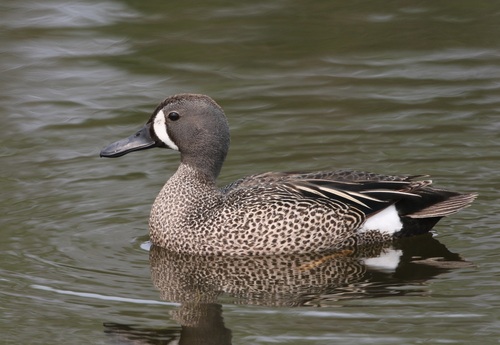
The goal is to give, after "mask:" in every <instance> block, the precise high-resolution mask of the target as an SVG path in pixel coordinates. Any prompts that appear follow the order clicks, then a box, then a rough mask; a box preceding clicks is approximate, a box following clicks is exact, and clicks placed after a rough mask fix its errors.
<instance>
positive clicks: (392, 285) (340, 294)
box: [107, 236, 469, 344]
mask: <svg viewBox="0 0 500 345" xmlns="http://www.w3.org/2000/svg"><path fill="white" fill-rule="evenodd" d="M150 264H151V276H152V280H153V283H154V285H155V287H156V288H157V289H158V290H159V291H160V296H161V299H163V300H166V301H169V302H178V303H180V304H181V306H180V307H179V309H177V310H176V311H174V312H173V318H174V319H175V320H176V322H178V323H179V324H180V325H181V329H180V330H179V329H177V332H176V331H175V330H173V329H172V330H170V332H169V335H170V336H169V338H170V337H172V336H174V337H177V338H178V339H179V344H230V343H231V332H230V330H228V329H227V328H225V326H224V323H223V318H222V306H221V304H220V303H221V300H222V302H224V303H238V304H253V305H262V306H270V307H282V306H287V307H296V306H308V305H317V306H319V305H333V304H334V303H338V302H336V301H338V300H341V299H352V298H373V297H383V296H388V295H395V294H399V295H403V294H407V293H411V294H412V295H415V294H425V293H426V291H427V290H426V289H425V282H426V281H427V280H429V279H430V278H432V277H435V276H436V275H438V274H440V273H443V272H446V271H449V270H450V269H452V268H455V267H463V266H467V265H469V264H468V263H467V262H465V261H464V260H462V259H461V258H460V256H459V255H457V254H454V253H451V252H450V251H449V250H448V249H447V248H446V247H445V246H444V245H442V244H441V243H439V242H438V241H437V240H436V239H434V238H432V237H431V236H420V237H416V238H410V239H405V240H401V241H399V242H397V243H395V244H393V245H391V246H380V245H379V246H375V247H370V248H362V249H361V248H357V249H352V250H343V251H339V252H334V253H328V254H321V255H320V254H309V255H283V256H269V257H248V256H247V257H222V256H193V255H185V254H179V253H172V252H169V251H167V250H165V249H162V248H159V247H152V248H151V251H150ZM128 328H129V331H128V332H127V331H126V329H127V326H124V327H121V326H120V325H116V324H113V325H110V324H108V325H107V331H108V332H110V333H119V334H120V335H121V336H122V337H123V336H124V335H125V334H129V335H131V336H132V335H133V336H132V337H133V338H134V339H135V341H134V343H137V340H138V339H137V334H138V332H141V330H140V329H137V328H134V329H131V328H130V327H128ZM150 331H151V330H150ZM165 332H166V330H162V331H161V335H160V333H158V336H159V337H164V336H165ZM148 334H149V335H148V337H145V338H143V340H144V341H145V342H144V343H155V344H159V343H161V342H158V341H159V340H160V339H158V338H156V340H154V341H153V342H150V340H153V338H151V336H152V334H151V333H150V332H149V333H148ZM148 339H149V340H148ZM164 339H165V338H164ZM171 340H172V339H171V338H170V340H169V341H171ZM165 343H169V342H165Z"/></svg>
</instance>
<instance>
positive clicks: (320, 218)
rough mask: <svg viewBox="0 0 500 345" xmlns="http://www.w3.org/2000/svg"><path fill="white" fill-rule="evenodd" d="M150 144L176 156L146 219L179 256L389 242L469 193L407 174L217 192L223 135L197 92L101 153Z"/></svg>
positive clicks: (293, 179) (262, 183) (217, 114)
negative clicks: (171, 172)
mask: <svg viewBox="0 0 500 345" xmlns="http://www.w3.org/2000/svg"><path fill="white" fill-rule="evenodd" d="M154 146H159V147H167V148H171V149H174V150H179V151H180V152H181V164H180V166H179V168H178V170H177V172H176V173H175V174H174V175H173V176H172V177H171V178H170V179H169V180H168V181H167V183H166V184H165V185H164V187H163V188H162V190H161V192H160V193H159V195H158V196H157V198H156V200H155V202H154V204H153V207H152V210H151V216H150V221H149V224H150V237H151V241H152V242H153V244H155V245H159V246H161V247H165V248H168V249H170V250H173V251H178V252H186V253H193V254H223V255H268V254H278V253H280V254H281V253H310V252H323V251H331V250H335V249H341V248H345V247H352V246H355V245H362V244H368V243H373V242H384V241H390V240H392V239H393V238H395V237H401V236H409V235H415V234H421V233H425V232H428V231H429V230H430V229H431V228H432V227H433V226H434V225H435V224H436V222H437V221H439V219H441V218H442V217H444V216H447V215H449V214H452V213H455V212H457V211H458V210H460V209H462V208H463V207H466V206H468V205H469V204H470V203H471V202H472V201H473V200H474V198H475V196H476V195H475V194H459V193H456V192H450V191H445V190H438V189H434V188H431V187H429V185H430V183H431V181H425V180H424V181H415V180H414V178H415V177H408V176H386V175H378V174H373V173H365V172H357V171H348V170H341V171H326V172H315V173H264V174H257V175H252V176H248V177H246V178H243V179H240V180H238V181H236V182H234V183H232V184H230V185H228V186H226V187H224V188H222V189H219V188H218V187H217V186H216V178H217V176H218V174H219V171H220V169H221V167H222V163H223V162H224V159H225V156H226V154H227V150H228V148H229V129H228V125H227V120H226V117H225V115H224V113H223V111H222V109H221V108H220V107H219V106H218V105H217V104H216V103H215V102H214V101H213V100H212V99H211V98H209V97H208V96H203V95H192V94H184V95H176V96H172V97H170V98H167V99H166V100H165V101H164V102H162V103H161V104H160V105H159V106H158V107H157V108H156V110H155V112H154V113H153V115H152V116H151V119H150V120H149V121H148V123H147V124H146V126H145V127H144V128H143V129H141V130H140V131H139V132H137V133H136V134H135V135H133V136H131V137H129V138H127V139H125V140H122V141H118V142H116V143H113V144H111V145H110V146H108V147H107V148H105V149H104V150H103V151H102V152H101V156H104V157H119V156H121V155H124V154H126V153H128V152H131V151H135V150H141V149H146V148H149V147H154ZM416 177H418V176H416Z"/></svg>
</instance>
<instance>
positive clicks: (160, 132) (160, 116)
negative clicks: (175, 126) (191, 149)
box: [153, 110, 179, 151]
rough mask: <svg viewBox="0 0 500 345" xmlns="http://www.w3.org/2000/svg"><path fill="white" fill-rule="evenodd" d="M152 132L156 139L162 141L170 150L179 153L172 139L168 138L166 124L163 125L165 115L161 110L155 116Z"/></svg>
mask: <svg viewBox="0 0 500 345" xmlns="http://www.w3.org/2000/svg"><path fill="white" fill-rule="evenodd" d="M153 130H154V132H155V134H156V136H157V137H158V139H160V140H161V141H163V143H164V144H165V145H167V146H168V147H170V148H171V149H172V150H176V151H179V148H178V147H177V145H175V144H174V142H173V141H172V139H170V137H169V136H168V133H167V124H166V123H165V113H164V112H163V110H160V111H159V112H158V113H157V114H156V116H155V120H154V122H153Z"/></svg>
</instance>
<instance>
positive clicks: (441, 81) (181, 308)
mask: <svg viewBox="0 0 500 345" xmlns="http://www.w3.org/2000/svg"><path fill="white" fill-rule="evenodd" d="M0 8H1V11H0V18H1V20H0V35H1V38H2V45H1V48H0V50H1V54H0V71H1V75H2V80H1V82H0V100H1V102H0V114H1V119H2V126H1V127H0V133H1V136H0V138H1V139H0V140H1V145H0V157H1V166H2V169H1V174H0V189H1V190H2V196H3V197H2V199H1V201H0V203H1V204H0V205H1V208H2V217H1V218H0V222H1V223H0V224H1V227H0V238H1V239H2V240H1V242H0V291H1V293H0V315H1V317H0V334H2V337H1V339H2V340H1V342H3V343H6V344H10V343H16V344H19V343H21V344H68V343H74V344H117V343H118V344H127V343H131V342H132V341H136V342H141V341H142V343H153V342H154V341H159V340H158V339H163V340H164V342H165V343H168V341H171V342H173V343H175V341H179V338H181V343H182V342H184V343H191V344H192V343H219V344H224V343H232V344H271V343H286V344H325V343H328V344H332V343H342V344H421V343H432V344H438V343H451V344H471V343H478V342H480V343H482V344H487V343H491V344H495V343H498V342H499V339H500V324H499V322H498V319H499V316H500V312H499V311H498V310H499V306H500V298H499V296H498V286H499V285H500V280H499V276H500V270H499V269H498V265H497V262H498V261H499V259H500V257H499V254H498V247H499V245H500V236H499V235H498V234H497V224H498V222H499V216H498V213H499V212H498V203H497V190H498V185H499V183H500V179H499V177H498V162H499V158H500V154H499V152H498V147H499V145H500V137H499V135H498V133H499V131H500V116H499V109H500V96H499V94H500V93H499V90H500V83H499V80H500V67H499V66H500V64H499V62H500V59H499V56H500V49H499V47H500V38H499V37H500V27H499V26H498V20H499V18H498V17H499V13H500V5H499V4H497V3H496V2H487V1H484V2H477V1H476V2H472V1H462V2H456V1H441V2H438V3H436V2H432V1H423V2H422V1H421V2H418V3H413V2H386V3H385V4H384V6H383V7H381V6H380V4H378V3H374V2H370V1H355V2H348V3H346V2H342V1H338V2H332V1H317V2H314V3H310V2H300V1H299V2H296V1H294V2H292V1H275V2H271V3H270V2H239V3H229V2H228V3H224V2H217V1H210V2H204V3H203V4H198V3H186V2H172V1H171V2H168V3H166V2H161V1H154V0H149V1H142V2H140V4H135V3H133V2H126V1H122V2H118V1H100V2H97V1H90V0H82V1H72V2H64V1H61V0H51V1H44V2H43V3H39V2H29V1H11V0H6V1H3V2H2V5H0ZM178 92H199V93H205V94H208V95H210V96H212V97H213V98H214V99H216V100H217V101H218V102H219V103H220V104H221V105H222V106H223V107H224V109H225V111H226V113H227V115H228V117H229V121H230V125H231V130H232V146H231V151H230V154H229V156H228V160H227V162H226V164H225V167H224V169H223V172H222V175H221V178H220V182H221V184H224V183H228V182H230V181H233V180H234V179H236V178H238V177H241V176H243V175H247V174H250V173H253V172H260V171H270V170H276V171H278V170H313V169H314V170H319V169H326V168H356V169H364V170H371V171H376V172H385V173H401V174H403V173H409V174H415V173H425V174H430V175H432V177H433V179H434V180H435V182H436V183H437V184H438V185H442V186H446V187H448V188H450V189H456V190H460V191H463V192H478V193H479V194H480V197H479V199H478V200H477V201H476V202H475V203H474V204H473V206H472V207H470V208H468V209H466V210H464V211H462V212H461V213H459V214H457V215H455V216H453V217H450V218H449V219H446V220H444V221H442V222H440V223H439V225H438V226H437V227H436V229H435V230H436V232H437V236H435V238H434V239H420V240H414V241H410V242H409V244H404V246H403V247H404V248H395V249H394V250H396V251H397V250H399V251H400V252H396V253H400V254H401V255H402V257H401V258H402V259H401V263H400V265H399V266H398V267H397V268H396V269H395V270H394V269H393V270H391V269H386V270H377V269H373V268H370V267H369V266H367V265H366V264H365V262H364V261H363V260H362V258H358V257H356V256H352V255H351V256H350V255H346V257H334V258H329V259H327V260H326V261H322V260H320V259H317V258H316V259H315V258H312V259H311V258H306V259H304V258H302V259H297V258H294V259H291V258H281V259H280V260H282V261H280V262H281V264H286V263H287V262H292V261H293V260H298V261H293V262H298V264H297V265H298V266H299V267H304V266H301V265H306V266H305V267H313V268H315V269H316V271H315V272H319V273H318V274H317V275H316V276H314V277H312V278H314V279H316V281H314V283H313V282H311V283H308V282H309V281H308V280H307V279H306V278H305V277H297V276H294V275H293V274H292V275H291V276H290V275H287V274H288V273H289V272H288V273H287V271H286V270H283V269H275V268H273V267H275V266H273V265H276V262H274V263H271V266H269V262H260V261H258V262H255V261H252V262H250V263H246V265H250V266H249V267H252V266H251V265H254V266H257V265H264V266H263V267H267V269H268V270H269V271H271V272H275V273H276V272H278V273H281V274H283V277H282V278H281V279H282V281H283V280H286V279H292V278H293V279H294V280H289V281H290V282H293V284H279V281H278V282H276V284H274V285H273V286H269V285H266V284H264V285H262V286H259V287H258V288H257V287H255V289H254V290H251V291H248V289H250V288H251V287H252V285H249V284H250V283H251V282H250V283H249V281H248V280H247V281H245V280H243V281H241V282H240V285H236V287H237V286H240V289H235V285H234V284H235V281H238V280H237V279H236V278H237V277H239V275H236V276H235V277H236V278H235V277H234V276H233V277H232V276H231V275H230V273H231V272H235V271H234V270H236V272H238V269H239V268H241V267H246V266H245V265H243V264H241V263H238V262H236V263H235V262H233V261H229V262H217V263H216V264H217V266H216V267H219V268H221V270H220V271H219V273H220V275H219V276H215V277H214V276H209V277H205V276H204V275H209V273H210V272H211V271H210V267H212V266H209V267H208V268H207V266H204V264H203V263H200V262H198V261H196V260H195V261H194V266H193V267H194V268H198V269H199V271H197V270H194V268H193V267H191V268H189V267H185V266H183V265H188V263H189V262H190V261H189V259H186V258H180V260H178V261H176V259H175V258H171V257H168V256H167V257H165V256H164V255H163V256H162V255H160V254H159V255H158V256H154V255H156V254H158V253H157V251H151V252H148V250H147V246H146V245H145V243H146V242H147V239H148V237H147V217H148V212H149V208H150V205H151V203H152V201H153V199H154V197H155V195H156V193H157V192H158V191H159V189H160V188H161V185H162V183H163V182H164V180H165V179H166V178H167V176H169V175H170V174H172V173H173V171H175V168H176V166H177V163H178V156H177V155H176V154H175V153H173V152H167V153H166V152H164V151H160V150H151V151H148V152H142V153H136V154H132V155H128V156H126V157H123V158H121V159H118V160H112V161H111V160H104V159H100V158H99V157H98V152H99V150H100V149H101V148H102V147H103V146H105V145H106V144H108V143H109V142H111V141H114V140H116V139H118V138H121V137H124V136H127V135H129V134H130V133H132V132H133V131H134V130H135V129H137V128H139V127H140V126H141V125H142V124H143V122H144V121H145V120H146V119H147V118H148V116H149V114H150V113H151V111H152V110H153V109H154V107H155V106H156V104H157V103H158V102H159V101H160V100H161V99H162V98H164V97H165V96H167V95H170V94H173V93H178ZM436 241H437V242H436ZM150 255H151V256H152V259H151V261H150V258H149V256H150ZM436 257H444V258H445V259H444V261H439V260H437V259H435V258H436ZM155 258H160V259H159V260H156V259H155ZM162 258H163V260H164V261H162ZM165 258H166V259H165ZM177 259H178V258H177ZM193 260H194V259H193ZM318 260H319V261H318ZM415 261H420V262H418V263H416V262H415ZM162 263H163V265H162ZM169 263H170V266H168V264H169ZM173 263H177V264H175V265H174V264H173ZM307 265H313V266H307ZM316 265H317V267H316ZM339 265H340V266H339ZM204 267H205V269H203V268H204ZM279 267H282V266H279ZM332 267H344V268H345V271H342V270H341V271H340V272H344V274H340V275H338V274H321V272H322V269H326V270H328V269H332ZM180 268H185V269H186V270H187V271H188V272H197V273H198V274H201V276H196V277H200V279H199V280H196V279H195V280H193V281H192V283H193V284H190V285H185V281H184V280H183V279H194V278H193V277H191V276H190V274H186V273H182V274H179V273H178V274H176V272H182V271H176V269H180ZM169 269H171V270H170V271H169ZM212 269H213V268H212ZM155 272H156V273H157V272H160V273H161V274H163V275H166V274H171V275H170V276H169V277H170V279H168V280H165V279H163V280H162V279H160V278H161V274H160V275H157V274H155ZM183 272H186V271H183ZM294 272H295V271H294ZM300 272H303V271H300ZM305 272H311V271H310V270H308V269H306V270H305ZM328 272H329V271H328ZM158 277H160V278H158ZM231 277H232V278H233V279H231ZM312 278H311V277H309V278H308V279H312ZM326 278H329V279H330V280H329V281H319V282H318V281H317V279H326ZM235 279H236V280H235ZM335 279H339V280H335ZM262 281H263V282H264V283H265V282H266V281H267V282H268V283H269V281H270V280H269V279H268V278H266V277H264V278H263V280H262ZM339 282H343V283H342V284H341V283H339ZM188 287H189V288H188ZM242 287H246V289H243V288H242ZM284 287H288V288H290V287H296V289H290V290H285V291H284V290H283V289H284ZM169 289H170V290H169ZM174 292H176V293H177V294H175V293H174ZM192 294H194V295H196V296H197V298H198V299H196V298H193V297H192V296H193V295H192ZM204 299H206V300H204ZM200 339H201V340H200Z"/></svg>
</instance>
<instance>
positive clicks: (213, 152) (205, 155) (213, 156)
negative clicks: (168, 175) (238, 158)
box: [177, 144, 227, 185]
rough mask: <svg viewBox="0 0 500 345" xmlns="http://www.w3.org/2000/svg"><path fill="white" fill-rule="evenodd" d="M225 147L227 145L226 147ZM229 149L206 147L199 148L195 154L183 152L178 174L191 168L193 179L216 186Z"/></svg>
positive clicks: (194, 151) (213, 146)
mask: <svg viewBox="0 0 500 345" xmlns="http://www.w3.org/2000/svg"><path fill="white" fill-rule="evenodd" d="M224 146H225V145H224ZM226 154H227V147H223V146H222V145H221V147H217V146H216V145H210V144H209V145H206V146H205V147H197V148H196V150H193V152H186V151H184V152H181V165H180V166H179V170H177V171H178V172H185V171H184V169H186V168H187V167H189V168H191V170H190V174H191V175H192V177H195V178H200V179H202V180H205V181H206V182H211V183H213V184H214V185H215V180H216V179H217V176H219V173H220V171H221V169H222V164H223V163H224V160H225V159H226Z"/></svg>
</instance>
